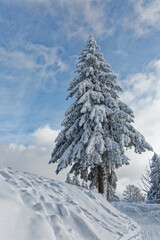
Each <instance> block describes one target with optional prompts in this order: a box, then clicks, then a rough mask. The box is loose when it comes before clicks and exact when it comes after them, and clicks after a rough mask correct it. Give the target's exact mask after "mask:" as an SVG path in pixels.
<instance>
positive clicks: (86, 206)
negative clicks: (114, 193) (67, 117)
mask: <svg viewBox="0 0 160 240" xmlns="http://www.w3.org/2000/svg"><path fill="white" fill-rule="evenodd" d="M139 232H140V230H139V227H138V225H137V224H136V223H135V222H134V221H133V220H131V219H130V218H129V217H127V216H126V215H125V214H123V213H121V212H119V211H118V210H116V209H115V208H114V207H113V206H112V205H111V204H109V203H108V202H107V201H106V200H105V199H104V198H103V197H102V196H101V195H100V194H98V193H95V192H93V191H89V190H85V189H81V188H77V187H75V186H72V185H69V184H67V183H62V182H58V181H54V180H51V179H47V178H44V177H37V176H35V175H33V174H29V173H22V172H18V171H15V170H12V169H10V168H5V169H0V239H1V240H12V239H15V240H33V239H34V240H84V239H85V240H105V239H108V240H118V239H121V240H131V239H134V240H135V239H140V233H139Z"/></svg>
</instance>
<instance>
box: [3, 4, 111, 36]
mask: <svg viewBox="0 0 160 240" xmlns="http://www.w3.org/2000/svg"><path fill="white" fill-rule="evenodd" d="M0 2H4V3H5V4H10V3H11V2H12V4H19V5H23V6H24V4H25V6H26V7H29V8H30V7H31V6H32V5H34V6H36V7H37V8H36V10H37V11H38V10H39V7H43V12H44V11H46V13H47V14H51V16H52V17H53V18H55V19H56V17H57V16H58V17H59V16H61V18H59V20H58V22H57V23H58V28H57V31H59V30H60V34H62V33H64V34H65V36H66V37H67V38H72V37H79V38H81V39H85V40H86V38H88V34H91V33H92V34H94V35H95V36H99V37H101V36H103V35H110V34H112V31H113V30H112V27H111V26H110V24H109V19H107V8H106V4H108V1H107V0H106V1H103V0H74V1H69V0H54V1H53V0H23V1H21V0H0Z"/></svg>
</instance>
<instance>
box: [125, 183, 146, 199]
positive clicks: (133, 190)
mask: <svg viewBox="0 0 160 240" xmlns="http://www.w3.org/2000/svg"><path fill="white" fill-rule="evenodd" d="M123 197H124V198H123V201H126V202H142V201H145V196H144V195H143V193H142V192H141V189H140V188H138V187H136V186H134V185H130V184H129V185H127V186H126V190H124V192H123Z"/></svg>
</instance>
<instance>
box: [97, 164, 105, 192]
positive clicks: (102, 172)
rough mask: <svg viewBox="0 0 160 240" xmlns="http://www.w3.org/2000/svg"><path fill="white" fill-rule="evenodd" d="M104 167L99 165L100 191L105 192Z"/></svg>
mask: <svg viewBox="0 0 160 240" xmlns="http://www.w3.org/2000/svg"><path fill="white" fill-rule="evenodd" d="M103 181H104V169H103V167H102V166H100V165H98V192H99V193H104V183H103Z"/></svg>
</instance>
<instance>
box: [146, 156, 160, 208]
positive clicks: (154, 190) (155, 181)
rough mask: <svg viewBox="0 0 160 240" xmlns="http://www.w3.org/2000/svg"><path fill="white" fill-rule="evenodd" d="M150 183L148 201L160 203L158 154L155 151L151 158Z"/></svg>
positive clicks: (159, 157)
mask: <svg viewBox="0 0 160 240" xmlns="http://www.w3.org/2000/svg"><path fill="white" fill-rule="evenodd" d="M150 168H151V173H150V183H151V187H150V189H149V191H148V194H147V199H148V202H149V203H158V204H160V156H158V155H157V154H156V153H155V154H154V155H153V157H152V159H151V166H150Z"/></svg>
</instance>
